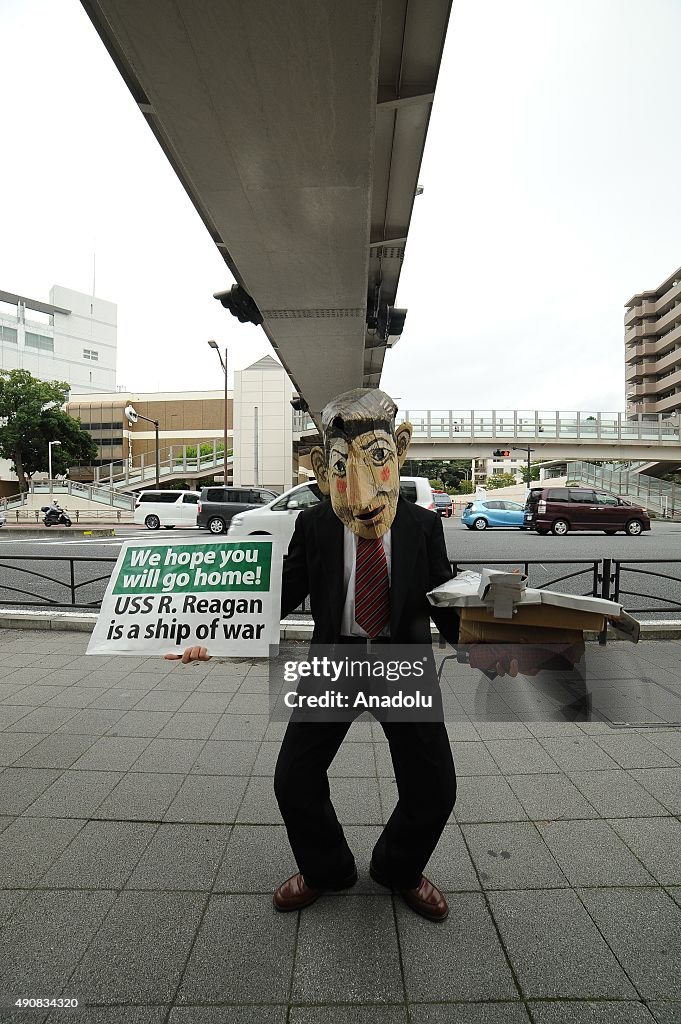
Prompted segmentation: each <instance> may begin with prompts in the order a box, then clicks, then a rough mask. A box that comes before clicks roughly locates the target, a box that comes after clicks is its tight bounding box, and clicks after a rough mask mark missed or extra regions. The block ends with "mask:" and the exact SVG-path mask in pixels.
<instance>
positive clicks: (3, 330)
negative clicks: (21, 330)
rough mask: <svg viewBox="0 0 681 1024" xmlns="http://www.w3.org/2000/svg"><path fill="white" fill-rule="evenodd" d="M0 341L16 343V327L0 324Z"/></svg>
mask: <svg viewBox="0 0 681 1024" xmlns="http://www.w3.org/2000/svg"><path fill="white" fill-rule="evenodd" d="M0 341H2V342H8V343H9V344H10V345H16V344H17V331H16V327H5V326H4V324H0Z"/></svg>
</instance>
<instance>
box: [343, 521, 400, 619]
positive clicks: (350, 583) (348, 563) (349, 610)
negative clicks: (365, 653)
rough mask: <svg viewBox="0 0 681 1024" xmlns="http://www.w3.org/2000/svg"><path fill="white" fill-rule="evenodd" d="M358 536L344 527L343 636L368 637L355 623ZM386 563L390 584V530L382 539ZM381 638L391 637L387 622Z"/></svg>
mask: <svg viewBox="0 0 681 1024" xmlns="http://www.w3.org/2000/svg"><path fill="white" fill-rule="evenodd" d="M357 540H358V538H357V534H356V533H353V532H352V530H349V529H348V527H347V526H344V527H343V586H344V587H345V604H344V605H343V617H342V618H341V635H342V636H367V634H366V633H365V632H364V630H363V629H362V627H361V626H358V625H357V623H356V622H355V572H356V567H357V565H356V563H357ZM381 540H382V541H383V550H384V551H385V558H386V562H387V563H388V582H390V579H391V576H390V546H391V545H390V530H388V532H387V533H384V534H383V536H382V537H381ZM378 635H379V636H390V623H389V622H386V624H385V626H384V628H383V629H382V630H381V632H380V633H379V634H378Z"/></svg>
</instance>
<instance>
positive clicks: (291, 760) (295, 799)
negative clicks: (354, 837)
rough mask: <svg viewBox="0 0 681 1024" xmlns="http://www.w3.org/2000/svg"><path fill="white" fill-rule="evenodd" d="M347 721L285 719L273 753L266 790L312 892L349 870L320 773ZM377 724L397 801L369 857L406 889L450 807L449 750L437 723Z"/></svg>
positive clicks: (338, 882)
mask: <svg viewBox="0 0 681 1024" xmlns="http://www.w3.org/2000/svg"><path fill="white" fill-rule="evenodd" d="M360 713H361V712H360V711H358V715H359V714H360ZM351 724H352V723H351V722H350V721H338V722H310V721H303V722H301V721H295V720H294V721H290V722H289V724H288V727H287V729H286V734H285V736H284V740H283V743H282V746H281V750H280V752H279V759H278V761H277V767H276V770H275V776H274V791H275V794H276V797H277V801H278V803H279V809H280V811H281V815H282V817H283V819H284V824H285V825H286V829H287V832H288V838H289V842H290V844H291V848H292V850H293V855H294V857H295V859H296V863H297V864H298V870H299V871H300V872H301V873H302V875H303V877H304V879H305V881H306V882H307V884H308V885H309V886H311V887H312V888H314V889H333V888H339V887H342V886H343V883H344V882H345V881H346V880H348V879H349V878H351V877H352V875H353V873H354V871H355V858H354V856H353V854H352V851H351V850H350V847H349V846H348V844H347V841H346V839H345V836H344V834H343V829H342V827H341V825H340V822H339V821H338V818H337V817H336V812H335V810H334V807H333V804H332V803H331V797H330V791H329V779H328V775H327V772H328V769H329V765H330V764H331V762H332V761H333V759H334V757H335V756H336V753H337V752H338V749H339V747H340V745H341V743H342V742H343V740H344V739H345V736H346V735H347V732H348V730H349V729H350V728H351ZM381 726H382V728H383V731H384V733H385V735H386V738H387V740H388V744H389V746H390V754H391V757H392V762H393V766H394V769H395V781H396V783H397V792H398V801H397V805H396V807H395V809H394V811H393V813H392V814H391V816H390V820H389V821H388V823H387V825H386V826H385V828H384V829H383V832H382V834H381V835H380V837H379V839H378V841H377V843H376V845H375V847H374V851H373V855H372V860H373V863H374V865H375V867H376V871H377V872H378V873H379V874H380V876H381V877H382V878H385V880H386V881H387V882H389V883H390V884H392V885H393V886H394V887H395V888H397V889H411V888H414V887H415V886H417V885H418V883H419V880H420V878H421V874H422V873H423V869H424V868H425V866H426V864H427V863H428V861H429V859H430V857H431V854H432V853H433V850H434V849H435V847H436V846H437V843H438V840H439V838H440V836H441V835H442V831H443V829H444V827H445V825H446V823H447V819H448V818H449V815H450V814H451V812H452V808H453V807H454V801H455V799H456V775H455V772H454V762H453V759H452V751H451V747H450V744H449V738H448V736H447V730H446V727H445V725H444V723H443V722H442V721H440V722H425V721H424V722H418V721H412V722H407V721H399V722H389V721H388V722H381Z"/></svg>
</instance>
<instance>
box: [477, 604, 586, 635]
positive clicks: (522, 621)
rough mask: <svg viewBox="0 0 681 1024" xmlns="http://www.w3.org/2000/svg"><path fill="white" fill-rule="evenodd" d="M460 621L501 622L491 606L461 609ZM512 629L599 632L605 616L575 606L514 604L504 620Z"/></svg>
mask: <svg viewBox="0 0 681 1024" xmlns="http://www.w3.org/2000/svg"><path fill="white" fill-rule="evenodd" d="M461 612H462V614H461V621H462V622H463V621H464V619H465V620H467V621H476V622H482V623H489V624H492V625H493V624H501V623H500V620H499V619H495V617H494V609H493V608H484V607H481V608H475V607H467V608H462V609H461ZM505 622H507V623H508V625H509V626H511V627H512V628H513V629H515V628H518V627H520V626H541V627H544V628H548V629H567V630H573V629H575V630H584V629H588V630H590V631H593V632H595V633H600V631H601V630H602V629H603V626H604V625H605V616H604V615H601V614H598V613H595V612H585V611H581V610H579V609H575V608H559V607H557V606H556V605H550V604H530V605H523V604H519V605H516V606H515V608H514V610H513V617H512V619H510V620H505Z"/></svg>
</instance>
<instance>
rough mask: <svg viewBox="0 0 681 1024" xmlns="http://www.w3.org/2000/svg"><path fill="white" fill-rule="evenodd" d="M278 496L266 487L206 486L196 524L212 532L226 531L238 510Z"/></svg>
mask: <svg viewBox="0 0 681 1024" xmlns="http://www.w3.org/2000/svg"><path fill="white" fill-rule="evenodd" d="M278 497H279V495H278V494H276V492H275V491H271V490H268V488H266V487H204V488H203V490H202V491H201V495H200V499H199V511H198V515H197V517H196V525H197V526H198V527H199V528H200V529H202V530H210V532H211V533H215V534H218V533H226V532H227V530H228V529H229V524H230V523H231V521H232V519H233V517H234V516H235V515H236V514H237V512H245V511H246V510H247V509H251V508H258V507H259V506H260V505H267V504H269V503H270V502H271V501H275V500H276V499H277V498H278Z"/></svg>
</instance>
